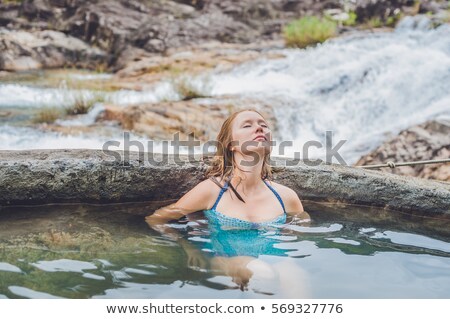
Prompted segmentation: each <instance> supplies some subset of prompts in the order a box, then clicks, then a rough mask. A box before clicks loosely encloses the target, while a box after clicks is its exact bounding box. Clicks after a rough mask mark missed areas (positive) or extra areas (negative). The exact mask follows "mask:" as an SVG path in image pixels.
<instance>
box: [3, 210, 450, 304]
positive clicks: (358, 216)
mask: <svg viewBox="0 0 450 319" xmlns="http://www.w3.org/2000/svg"><path fill="white" fill-rule="evenodd" d="M304 204H305V209H306V210H307V211H308V212H309V213H310V215H311V219H312V220H311V222H310V223H309V224H298V225H288V226H285V227H284V228H283V229H282V230H281V232H280V230H275V231H274V230H271V229H268V230H259V231H258V230H256V231H244V232H250V233H247V234H244V233H240V234H237V235H236V236H238V237H239V236H240V237H239V238H241V240H242V238H246V237H247V238H250V239H249V245H248V247H245V249H244V250H243V251H245V252H247V255H249V256H239V252H236V254H235V255H230V256H224V255H223V254H222V255H221V256H217V255H218V254H216V253H215V252H214V245H211V240H217V238H222V237H220V236H218V235H217V234H216V233H214V234H212V233H211V230H210V229H209V227H208V223H207V221H206V220H205V218H204V217H203V216H202V214H200V213H199V214H196V215H195V216H193V218H191V219H190V220H185V221H182V222H180V223H176V224H173V225H172V227H173V228H176V229H177V230H178V231H179V232H180V233H181V234H182V236H183V239H182V240H181V241H180V242H175V241H172V240H170V239H167V238H165V237H164V236H162V235H161V234H159V233H157V232H155V231H154V230H152V229H150V228H149V227H148V225H147V224H146V223H145V221H144V216H146V215H148V214H149V213H150V212H152V211H153V210H154V209H155V208H157V207H160V206H162V205H164V203H145V204H143V203H141V204H123V205H107V206H105V205H102V206H100V205H46V206H34V207H2V208H1V209H0V297H1V298H449V297H450V288H449V287H450V227H449V226H450V218H449V217H446V216H444V215H436V216H428V217H423V216H420V215H419V214H405V213H398V212H392V211H387V210H380V209H373V208H368V207H357V206H348V205H347V206H344V205H337V204H323V203H315V202H308V201H305V203H304ZM228 238H233V237H228ZM266 239H267V241H266V242H265V243H266V246H267V243H269V244H270V245H271V247H269V249H267V247H266V248H265V249H263V250H260V251H256V252H255V250H254V249H253V248H252V245H251V243H255V242H258V241H259V240H263V241H264V240H266ZM244 245H245V240H244V241H243V242H242V243H239V244H238V246H244ZM186 247H187V248H186ZM252 252H253V253H252Z"/></svg>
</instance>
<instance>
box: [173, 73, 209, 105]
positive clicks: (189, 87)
mask: <svg viewBox="0 0 450 319" xmlns="http://www.w3.org/2000/svg"><path fill="white" fill-rule="evenodd" d="M172 85H173V88H174V90H175V92H177V93H178V95H179V96H180V99H181V100H183V101H187V100H192V99H198V98H205V97H210V96H211V94H209V91H210V89H209V86H208V80H207V79H205V80H204V81H203V82H202V83H201V84H200V85H194V83H193V82H192V79H191V78H189V77H187V76H180V77H177V78H173V79H172Z"/></svg>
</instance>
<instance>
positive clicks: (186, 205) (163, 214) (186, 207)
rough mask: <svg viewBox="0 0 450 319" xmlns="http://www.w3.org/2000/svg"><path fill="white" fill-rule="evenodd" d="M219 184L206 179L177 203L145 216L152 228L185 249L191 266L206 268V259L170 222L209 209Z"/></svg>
mask: <svg viewBox="0 0 450 319" xmlns="http://www.w3.org/2000/svg"><path fill="white" fill-rule="evenodd" d="M217 188H218V187H217V186H215V185H214V183H213V182H212V181H211V180H205V181H203V182H201V183H199V184H198V185H197V186H195V187H194V188H193V189H191V190H190V191H189V192H188V193H186V194H185V195H184V196H183V197H181V198H180V199H179V200H178V201H177V202H176V203H175V204H172V205H169V206H165V207H162V208H160V209H158V210H156V211H155V212H154V213H153V214H152V215H149V216H147V217H146V218H145V221H146V222H147V224H148V225H149V227H150V228H152V229H154V230H155V231H157V232H158V233H160V234H162V235H163V236H165V237H168V238H170V239H172V240H174V241H176V242H178V244H179V245H180V246H181V247H182V248H183V249H184V251H185V252H186V254H187V256H188V265H189V266H190V267H199V268H202V269H204V268H205V267H206V261H205V260H204V258H203V256H202V254H201V252H199V251H198V249H196V248H195V247H194V246H193V245H192V244H191V243H190V242H189V241H188V240H186V239H185V238H183V236H181V234H180V233H178V231H177V230H176V229H174V228H172V227H170V225H169V224H168V222H169V221H171V220H178V219H180V218H181V217H183V216H186V215H188V214H190V213H193V212H197V211H200V210H204V209H208V208H209V207H211V206H212V205H213V204H214V203H213V202H212V201H214V199H215V197H214V196H215V193H216V192H217Z"/></svg>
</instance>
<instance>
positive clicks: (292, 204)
mask: <svg viewBox="0 0 450 319" xmlns="http://www.w3.org/2000/svg"><path fill="white" fill-rule="evenodd" d="M269 184H270V186H272V187H273V188H274V189H275V191H276V192H277V193H278V194H279V195H280V196H281V199H282V200H283V203H284V205H285V206H286V211H287V212H298V211H303V205H302V203H301V201H300V198H299V196H298V194H297V193H296V192H295V191H294V190H293V189H292V188H290V187H288V186H285V185H282V184H279V183H276V182H274V181H269Z"/></svg>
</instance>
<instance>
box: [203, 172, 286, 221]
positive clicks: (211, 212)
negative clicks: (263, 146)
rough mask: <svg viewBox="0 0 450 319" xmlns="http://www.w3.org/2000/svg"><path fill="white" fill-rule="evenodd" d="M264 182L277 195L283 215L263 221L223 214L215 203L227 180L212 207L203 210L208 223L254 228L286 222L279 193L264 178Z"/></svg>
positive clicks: (226, 187) (224, 189)
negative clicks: (252, 220)
mask: <svg viewBox="0 0 450 319" xmlns="http://www.w3.org/2000/svg"><path fill="white" fill-rule="evenodd" d="M263 181H264V184H266V185H267V187H269V189H270V190H271V191H272V192H273V193H274V195H275V196H276V197H277V199H278V201H279V202H280V204H281V207H282V208H283V215H280V216H277V217H275V218H274V219H272V220H268V221H264V222H259V223H256V222H250V221H248V220H243V219H239V218H236V217H230V216H227V215H224V214H222V213H220V212H218V211H217V210H216V208H217V205H218V204H219V201H220V199H221V198H222V195H223V194H224V193H225V192H226V191H227V190H228V187H229V185H228V182H226V183H225V185H224V186H223V187H222V189H221V190H220V193H219V196H218V197H217V199H216V202H215V203H214V205H213V207H211V209H208V210H205V216H206V217H207V218H208V220H209V222H210V224H213V225H214V226H219V227H220V228H222V229H224V228H227V229H230V228H231V229H236V228H237V229H256V228H261V227H265V226H270V225H273V224H284V223H286V209H285V207H284V203H283V200H282V199H281V196H280V194H278V192H277V191H276V190H275V189H274V188H273V187H272V186H270V185H269V183H267V182H266V181H265V180H263Z"/></svg>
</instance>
